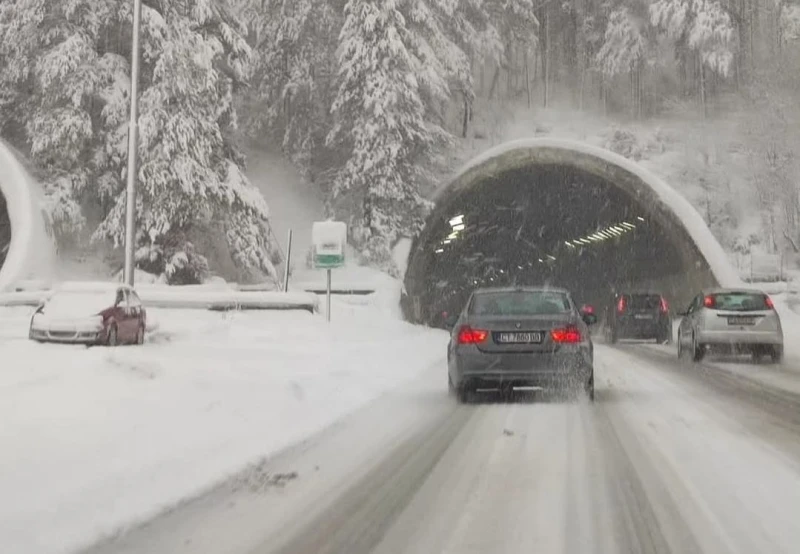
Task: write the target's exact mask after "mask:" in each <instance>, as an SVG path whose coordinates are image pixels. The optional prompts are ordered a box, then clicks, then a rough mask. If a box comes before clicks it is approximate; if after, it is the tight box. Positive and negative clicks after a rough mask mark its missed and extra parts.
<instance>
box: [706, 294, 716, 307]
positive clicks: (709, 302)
mask: <svg viewBox="0 0 800 554" xmlns="http://www.w3.org/2000/svg"><path fill="white" fill-rule="evenodd" d="M716 305H717V300H716V299H715V298H714V297H713V296H711V295H708V296H706V297H705V298H703V306H705V307H706V308H713V307H714V306H716Z"/></svg>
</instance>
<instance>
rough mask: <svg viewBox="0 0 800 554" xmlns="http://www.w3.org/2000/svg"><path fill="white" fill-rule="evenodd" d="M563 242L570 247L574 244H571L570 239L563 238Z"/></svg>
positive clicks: (573, 246)
mask: <svg viewBox="0 0 800 554" xmlns="http://www.w3.org/2000/svg"><path fill="white" fill-rule="evenodd" d="M564 244H566V245H567V246H569V247H570V248H575V245H574V244H572V243H571V242H570V241H568V240H565V241H564Z"/></svg>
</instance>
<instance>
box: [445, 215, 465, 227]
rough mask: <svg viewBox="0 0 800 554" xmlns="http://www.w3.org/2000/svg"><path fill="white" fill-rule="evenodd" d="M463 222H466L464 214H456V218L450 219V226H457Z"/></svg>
mask: <svg viewBox="0 0 800 554" xmlns="http://www.w3.org/2000/svg"><path fill="white" fill-rule="evenodd" d="M439 221H441V220H439ZM462 223H464V216H463V214H462V215H457V216H455V217H454V218H452V219H451V220H450V226H451V227H455V226H456V225H461V224H462Z"/></svg>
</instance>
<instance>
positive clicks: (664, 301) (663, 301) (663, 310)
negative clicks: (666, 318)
mask: <svg viewBox="0 0 800 554" xmlns="http://www.w3.org/2000/svg"><path fill="white" fill-rule="evenodd" d="M658 309H659V310H661V313H662V314H665V313H668V312H669V304H667V299H666V298H664V297H661V303H660V304H659V305H658Z"/></svg>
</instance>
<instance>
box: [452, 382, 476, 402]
mask: <svg viewBox="0 0 800 554" xmlns="http://www.w3.org/2000/svg"><path fill="white" fill-rule="evenodd" d="M455 392H456V400H458V403H459V404H469V401H470V400H471V399H472V391H471V390H470V389H469V387H465V386H464V385H461V386H460V387H457V388H456V390H455Z"/></svg>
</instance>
